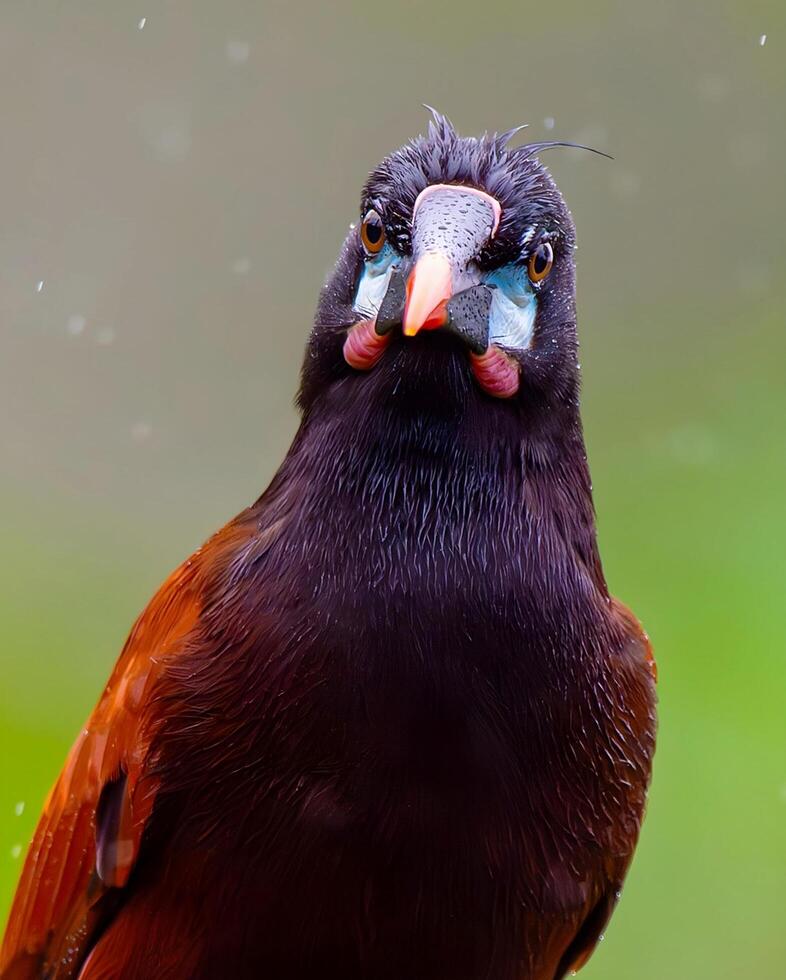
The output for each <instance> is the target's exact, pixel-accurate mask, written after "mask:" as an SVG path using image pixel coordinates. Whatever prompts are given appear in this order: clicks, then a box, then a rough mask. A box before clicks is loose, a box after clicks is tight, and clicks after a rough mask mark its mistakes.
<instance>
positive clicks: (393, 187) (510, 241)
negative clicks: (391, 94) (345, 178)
mask: <svg viewBox="0 0 786 980" xmlns="http://www.w3.org/2000/svg"><path fill="white" fill-rule="evenodd" d="M513 132H516V131H513ZM511 135H512V132H511V133H504V134H501V135H497V134H494V135H485V136H482V137H480V138H466V137H461V136H459V135H458V134H457V133H456V131H455V130H454V129H453V127H452V125H451V124H450V122H449V121H448V120H447V119H446V118H445V117H443V116H441V115H439V114H438V113H434V120H433V121H432V122H430V124H429V128H428V135H427V136H423V137H419V138H417V139H415V140H413V141H412V142H410V143H408V144H407V145H406V146H404V147H402V148H401V149H399V150H397V151H396V152H394V153H392V154H390V156H388V157H386V158H385V159H384V160H383V161H382V163H380V164H379V166H378V167H377V168H376V169H375V170H374V171H373V172H372V173H371V175H370V176H369V178H368V180H367V182H366V185H365V187H364V189H363V195H362V199H361V207H360V221H359V222H358V223H357V224H354V225H352V226H351V228H350V232H349V234H348V236H347V238H346V240H345V242H344V246H343V248H342V251H341V254H340V256H339V259H338V262H337V264H336V267H335V269H334V271H333V273H332V276H331V278H330V279H329V281H328V282H327V284H326V285H325V287H324V289H323V291H322V295H321V298H320V303H319V307H318V310H317V315H316V320H315V326H314V330H313V332H312V335H311V339H310V342H309V349H308V352H307V355H306V360H305V365H304V370H303V386H302V389H301V404H302V405H303V406H304V407H305V408H307V407H308V406H309V405H310V404H311V403H312V402H313V401H314V400H315V399H316V398H317V397H318V396H319V393H320V392H321V391H324V390H325V389H326V388H332V387H335V386H336V385H340V386H341V387H344V386H346V385H350V384H360V383H363V384H364V385H372V384H373V385H374V386H375V391H376V394H377V395H381V396H382V397H385V394H386V393H387V394H388V395H392V394H393V393H396V394H397V396H398V397H399V398H400V397H401V392H402V391H407V390H408V391H410V392H416V391H417V392H419V393H420V396H421V398H420V399H419V400H422V398H427V399H428V398H432V399H433V400H434V401H440V402H441V403H442V404H444V403H445V402H446V401H449V402H451V403H453V404H455V403H456V402H457V401H458V402H466V401H467V399H468V398H471V397H472V395H473V394H474V395H475V396H476V397H480V398H483V399H489V398H493V399H498V400H504V401H505V402H506V403H507V404H509V405H510V406H511V407H513V406H518V407H519V408H521V407H529V408H530V409H533V408H536V407H537V406H554V405H556V404H559V403H562V404H568V403H571V404H573V405H574V406H575V403H576V395H577V389H578V368H577V363H576V348H577V341H576V326H575V296H574V262H573V250H574V228H573V221H572V219H571V216H570V212H569V211H568V209H567V207H566V205H565V202H564V201H563V199H562V196H561V194H560V192H559V190H558V189H557V186H556V184H555V183H554V181H553V179H552V178H551V176H550V174H549V173H548V171H547V170H546V169H545V168H544V167H543V165H542V164H541V163H540V162H539V160H538V159H537V154H538V152H539V151H540V150H542V149H545V148H547V147H549V146H553V145H561V144H558V143H556V142H552V141H549V142H548V143H538V144H528V145H524V146H517V147H511V146H510V145H509V141H510V137H511ZM361 378H365V380H364V381H363V382H361V380H360V379H361ZM372 379H374V380H373V381H372Z"/></svg>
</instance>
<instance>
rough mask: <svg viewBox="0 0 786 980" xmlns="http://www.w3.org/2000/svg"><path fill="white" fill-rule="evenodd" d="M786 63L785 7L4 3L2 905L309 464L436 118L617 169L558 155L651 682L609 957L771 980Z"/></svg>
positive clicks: (778, 717) (775, 958)
mask: <svg viewBox="0 0 786 980" xmlns="http://www.w3.org/2000/svg"><path fill="white" fill-rule="evenodd" d="M763 35H766V38H763V37H762V36H763ZM785 45H786V5H784V4H782V3H779V4H776V3H775V2H745V3H743V2H730V0H717V2H709V0H707V2H703V3H700V2H697V3H687V4H686V3H678V2H676V0H661V2H659V3H645V2H641V0H636V2H622V0H618V2H612V0H600V2H596V3H592V4H588V3H581V2H578V0H575V2H567V3H521V2H517V3H513V2H499V0H496V2H495V0H491V2H487V3H483V4H478V3H474V4H473V3H468V2H464V0H461V2H459V0H455V2H453V3H445V4H442V3H430V4H428V5H424V4H417V3H414V2H404V3H397V4H393V3H383V2H378V0H376V2H375V0H366V2H338V3H334V4H316V3H313V4H300V5H295V4H286V3H283V2H281V3H272V2H267V3H261V2H256V3H251V2H248V3H242V2H239V0H226V2H221V3H212V4H208V3H206V2H192V3H185V2H182V0H171V2H159V3H153V2H149V3H148V2H146V0H140V2H139V3H133V4H132V3H129V2H127V0H117V2H113V3H111V4H107V3H99V2H94V3H91V2H74V3H66V2H56V0H49V2H43V0H39V2H31V0H28V2H21V0H2V3H0V127H1V128H0V132H1V134H2V136H1V139H2V143H1V146H2V152H1V153H0V187H1V188H2V191H1V194H2V208H1V210H0V216H1V220H2V226H1V227H2V230H1V231H0V339H1V346H0V467H1V475H0V504H2V508H3V509H2V514H3V519H2V525H1V526H2V540H3V556H4V559H5V561H4V562H3V563H2V568H1V569H0V666H2V672H3V673H2V676H3V680H2V683H1V684H0V760H1V761H0V766H1V767H2V768H1V769H0V776H1V777H2V778H0V912H2V910H3V909H4V908H5V907H6V906H7V903H8V901H9V900H10V895H11V891H12V887H13V882H14V881H15V878H16V876H17V874H18V871H19V866H20V862H21V860H22V856H21V855H22V854H23V851H24V847H25V845H26V842H27V840H28V839H29V836H30V833H31V830H32V827H33V825H34V822H35V819H36V816H37V813H38V811H39V808H40V806H41V802H42V800H43V796H44V794H45V792H46V789H47V787H48V785H49V784H50V783H51V781H52V779H53V778H54V776H55V775H56V772H57V770H58V768H59V766H60V763H61V761H62V758H63V756H64V754H65V752H66V750H67V747H68V745H69V743H70V741H71V739H72V737H73V736H74V734H75V733H76V731H77V730H78V728H79V727H80V725H81V722H82V720H83V718H84V716H85V713H86V712H87V711H88V710H89V708H90V706H91V704H92V703H93V701H94V700H95V698H96V696H97V694H98V692H99V690H100V687H101V685H102V683H103V681H104V680H105V678H106V676H107V674H108V671H109V668H110V666H111V664H112V662H113V660H114V658H115V656H116V655H117V652H118V651H119V648H120V645H121V643H122V640H123V638H124V635H125V633H126V631H127V630H128V628H129V626H130V624H131V622H132V620H133V618H134V616H135V615H136V613H137V612H138V611H139V610H140V608H141V607H142V605H143V604H144V603H145V601H146V600H147V599H148V598H149V596H150V594H151V593H152V590H153V589H154V587H155V586H156V584H157V583H158V582H159V581H160V580H161V579H163V577H164V576H165V574H166V573H167V572H168V571H169V569H170V568H171V567H173V566H174V565H175V564H177V563H178V562H179V561H180V560H182V559H183V558H184V557H185V556H186V555H187V554H188V553H189V551H191V550H193V548H194V547H196V545H197V544H199V542H200V541H201V540H202V539H203V538H204V537H205V536H206V535H207V534H208V533H209V532H210V531H211V530H213V529H214V528H216V527H217V526H219V525H220V524H222V523H223V522H224V521H225V520H226V519H228V518H229V517H230V516H232V515H233V514H234V513H235V512H237V511H238V510H239V509H240V508H242V507H243V506H245V505H246V504H247V503H249V502H250V501H251V500H252V499H254V498H255V496H257V495H258V493H259V492H260V491H261V490H262V489H263V488H264V486H265V484H266V482H267V481H268V479H269V478H270V476H271V474H272V473H273V471H274V470H275V468H276V466H277V465H278V463H279V461H280V459H281V457H282V455H283V454H284V452H285V451H286V448H287V446H288V444H289V441H290V439H291V437H292V434H293V432H294V429H295V426H296V416H295V412H294V410H293V407H292V400H293V396H294V393H295V390H296V384H297V374H298V369H299V363H300V359H301V355H302V350H303V345H304V341H305V338H306V335H307V332H308V329H309V325H310V320H311V316H312V311H313V309H314V305H315V301H316V297H317V292H318V289H319V287H320V285H321V283H322V282H323V279H324V277H325V275H326V274H327V272H328V270H329V269H330V267H331V265H332V262H333V260H334V258H335V255H336V253H337V249H338V246H339V244H340V242H341V240H342V238H343V235H344V233H345V230H346V227H347V225H348V224H349V222H350V221H353V220H355V219H356V217H357V208H358V199H359V192H360V187H361V185H362V182H363V180H364V178H365V176H366V174H367V172H368V170H369V169H370V168H371V167H372V166H373V165H374V164H375V163H376V162H377V161H378V160H379V159H380V158H381V157H382V156H383V155H384V154H385V153H387V152H388V151H390V150H392V149H394V148H395V147H397V146H398V145H399V144H401V143H402V142H404V141H405V140H406V139H408V138H410V137H412V136H414V135H416V134H417V133H418V132H420V131H422V130H423V128H424V127H425V125H426V113H425V112H424V110H423V109H422V108H421V103H423V102H427V103H429V104H431V105H435V106H437V107H438V108H439V109H440V110H442V111H443V112H445V113H447V114H448V115H449V116H450V117H451V118H452V119H453V121H454V123H455V124H456V125H457V127H458V128H459V129H460V130H461V131H463V132H465V133H477V132H479V131H482V130H485V129H491V130H494V129H504V128H508V127H510V126H513V125H516V124H518V123H522V122H529V123H530V129H529V131H528V134H524V136H529V138H532V139H541V138H545V137H555V138H564V139H571V140H578V141H582V142H589V143H591V144H592V145H593V146H596V147H598V148H599V149H602V150H604V151H607V152H609V153H612V154H613V155H614V156H615V161H614V162H609V161H606V160H603V159H601V158H599V157H595V156H592V155H590V154H586V153H580V152H578V151H574V150H567V149H565V150H554V151H551V152H550V153H549V155H548V156H544V161H545V162H546V163H548V165H549V166H550V167H551V168H552V170H553V172H554V174H555V176H556V177H557V180H558V182H559V184H560V186H561V187H562V189H563V191H564V193H565V195H566V197H567V199H568V202H569V204H570V206H571V207H572V210H573V214H574V217H575V219H576V223H577V226H578V236H579V251H578V253H577V260H578V276H579V280H578V281H579V287H578V288H579V294H578V295H579V315H580V331H581V336H582V342H583V347H582V355H583V356H582V365H583V374H584V380H585V389H584V406H585V411H584V417H585V423H586V428H587V439H588V447H589V451H590V462H591V464H592V466H593V475H594V480H595V487H596V501H597V504H598V510H599V526H600V536H601V547H602V551H603V555H604V559H605V564H606V569H607V573H608V575H609V579H610V583H611V585H612V587H613V589H614V590H615V591H616V592H617V594H619V595H620V596H621V597H622V598H623V599H625V600H626V601H627V602H629V603H630V604H631V605H632V606H633V608H634V609H635V610H636V612H637V613H638V614H639V616H640V617H641V618H642V620H643V621H644V623H645V625H646V626H647V627H648V628H649V629H650V632H651V634H652V637H653V640H654V643H655V646H656V653H657V655H658V660H659V663H660V669H661V684H660V690H661V699H662V706H661V717H662V728H661V741H660V749H659V754H658V758H657V766H656V776H655V782H654V786H653V790H652V796H651V807H650V815H649V818H648V821H647V824H646V826H645V829H644V833H643V837H642V842H641V848H640V853H639V855H638V857H637V860H636V862H635V863H634V869H633V872H632V874H631V877H630V881H629V886H628V888H627V890H626V894H625V896H624V898H623V901H622V905H621V908H620V910H619V912H618V914H617V916H616V917H615V920H614V922H613V924H612V926H611V929H610V931H609V936H608V941H607V942H606V943H605V944H604V945H603V947H602V948H601V949H600V951H599V953H598V954H597V956H596V957H595V959H594V960H593V962H592V964H591V965H590V966H589V967H588V968H587V970H586V975H587V977H596V978H607V980H615V978H619V980H622V978H630V977H634V976H635V977H639V978H648V980H662V978H664V977H675V978H678V980H679V978H685V977H704V976H710V975H711V976H713V977H714V978H716V980H722V978H728V980H731V978H741V977H754V976H755V977H776V976H777V977H780V976H782V975H783V973H782V970H783V962H784V955H786V939H785V938H784V932H783V910H784V908H786V881H785V880H784V868H786V753H785V752H784V748H785V747H786V722H784V714H785V713H784V693H785V689H786V657H785V656H784V653H785V651H784V640H783V637H784V635H786V610H785V609H784V584H785V581H786V576H785V574H784V573H785V572H786V561H785V560H784V553H785V552H784V545H786V514H785V513H784V475H785V471H786V453H785V452H784V450H786V445H785V443H786V439H785V438H784V421H783V420H784V416H785V415H786V392H785V391H784V366H785V364H786V359H785V357H784V355H785V354H786V343H785V342H784V326H785V325H786V324H785V323H784V320H785V317H784V313H785V312H786V289H785V288H784V279H783V263H784V257H786V236H785V235H784V227H785V225H784V219H785V218H786V207H785V206H784V192H783V184H784V172H785V171H786V167H785V164H786V159H785V157H786V153H785V150H786V126H785V125H784V122H786V119H785V116H786V98H784V96H786V55H785V52H786V47H785Z"/></svg>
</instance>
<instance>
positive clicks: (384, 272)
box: [353, 243, 538, 350]
mask: <svg viewBox="0 0 786 980" xmlns="http://www.w3.org/2000/svg"><path fill="white" fill-rule="evenodd" d="M399 262H400V256H399V255H398V254H397V253H396V252H395V250H394V249H393V248H392V246H391V245H390V244H387V243H386V244H385V245H384V246H383V247H382V249H381V250H380V252H379V254H378V255H375V256H374V257H373V258H367V259H366V260H365V262H364V266H363V273H362V275H361V276H360V279H359V280H358V286H357V292H356V293H355V302H354V303H353V308H354V309H355V310H356V311H357V312H358V313H360V314H361V315H362V316H364V317H367V318H368V319H373V318H374V317H375V316H376V315H377V313H378V312H379V308H380V306H381V305H382V301H383V299H384V298H385V294H386V292H387V290H388V286H389V285H390V277H391V274H392V273H393V270H394V269H395V268H396V267H397V266H398V264H399ZM484 282H485V283H486V285H488V286H493V287H495V288H494V289H493V290H492V298H491V309H490V311H489V343H491V344H499V345H500V346H501V347H507V348H509V349H511V350H527V349H528V348H529V347H530V345H531V343H532V335H533V333H534V330H535V314H536V313H537V303H538V298H537V295H536V294H535V291H534V290H533V288H532V284H531V283H530V281H529V276H528V274H527V269H526V267H525V266H523V265H518V264H516V263H512V264H510V265H506V266H503V267H502V268H501V269H495V270H494V272H491V273H489V274H488V275H487V276H486V277H485V279H484Z"/></svg>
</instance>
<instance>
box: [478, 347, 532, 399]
mask: <svg viewBox="0 0 786 980" xmlns="http://www.w3.org/2000/svg"><path fill="white" fill-rule="evenodd" d="M469 363H470V365H471V367H472V373H473V374H474V375H475V380H476V381H477V382H478V384H479V385H480V387H481V388H482V389H483V390H484V391H485V392H486V393H487V394H489V395H493V396H494V398H512V397H513V395H515V394H516V392H517V391H518V390H519V380H520V379H519V373H520V367H519V365H518V363H517V362H516V361H514V360H513V358H512V357H510V355H508V354H506V353H505V352H504V351H503V350H501V349H500V348H499V347H496V346H495V345H494V344H492V345H491V346H490V347H489V349H488V350H487V351H486V352H485V353H484V354H473V353H472V352H470V355H469Z"/></svg>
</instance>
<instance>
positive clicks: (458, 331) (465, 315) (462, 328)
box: [444, 283, 492, 354]
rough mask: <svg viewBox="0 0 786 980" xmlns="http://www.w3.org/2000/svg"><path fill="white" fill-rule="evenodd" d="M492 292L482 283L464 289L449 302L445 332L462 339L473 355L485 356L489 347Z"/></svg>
mask: <svg viewBox="0 0 786 980" xmlns="http://www.w3.org/2000/svg"><path fill="white" fill-rule="evenodd" d="M491 298H492V292H491V289H490V287H489V286H484V285H483V284H482V283H481V284H479V285H477V286H470V287H469V289H464V290H462V291H461V292H460V293H456V295H455V296H454V297H453V298H452V299H451V300H450V301H449V302H448V322H447V324H446V325H445V328H444V329H445V330H448V331H450V332H451V333H453V334H455V335H456V336H457V337H460V338H461V339H462V340H463V341H464V343H465V344H466V345H467V347H469V349H470V350H471V351H472V353H473V354H484V353H485V352H486V350H488V346H489V314H490V312H491Z"/></svg>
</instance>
